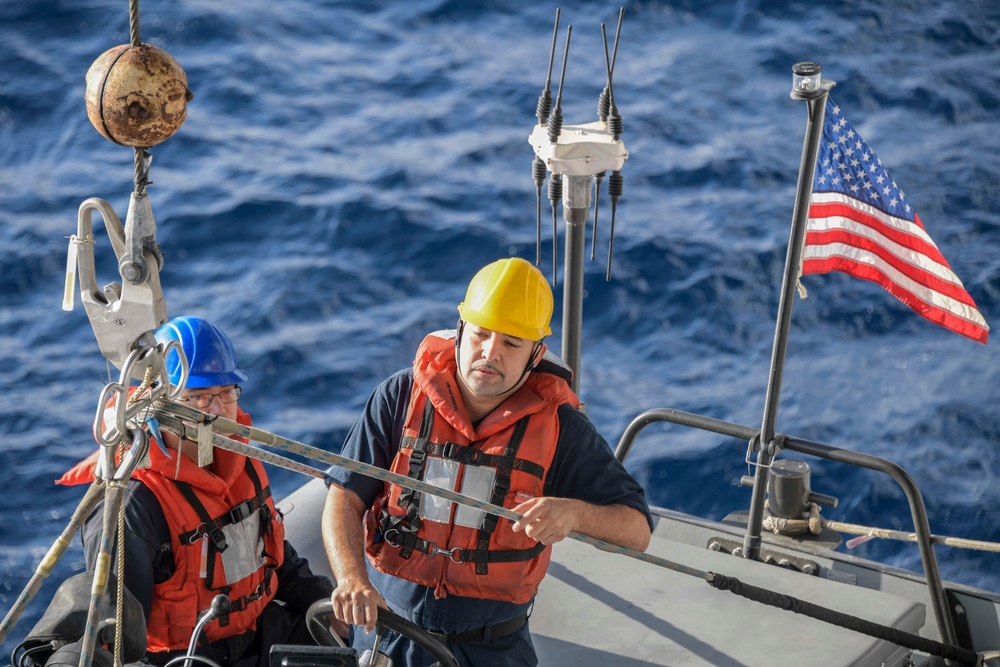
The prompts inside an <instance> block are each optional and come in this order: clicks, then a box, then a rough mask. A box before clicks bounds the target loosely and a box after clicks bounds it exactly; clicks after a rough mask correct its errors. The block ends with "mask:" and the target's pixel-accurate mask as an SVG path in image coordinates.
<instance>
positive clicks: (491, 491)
mask: <svg viewBox="0 0 1000 667" xmlns="http://www.w3.org/2000/svg"><path fill="white" fill-rule="evenodd" d="M552 305H553V302H552V290H551V288H550V287H549V284H548V282H547V281H546V280H545V277H544V276H543V275H542V273H541V272H540V271H539V270H538V269H537V268H536V267H535V266H533V265H532V264H531V263H530V262H527V261H525V260H523V259H520V258H508V259H501V260H499V261H496V262H493V263H492V264H489V265H487V266H486V267H484V268H483V269H481V270H480V271H479V272H478V273H477V274H476V275H475V277H474V278H473V279H472V281H471V282H470V284H469V288H468V291H467V292H466V296H465V300H464V301H463V302H462V303H461V304H459V306H458V312H459V316H460V320H459V323H458V330H457V332H456V331H448V332H437V333H433V334H430V335H428V336H427V337H426V338H425V339H424V341H423V342H422V343H421V345H420V347H419V349H418V350H417V355H416V360H415V361H414V364H413V367H412V368H407V369H405V370H403V371H400V372H398V373H396V374H395V375H393V376H391V377H390V378H388V379H387V380H385V381H384V382H383V383H382V384H381V385H379V387H378V388H377V389H376V390H375V392H374V393H373V394H372V396H371V398H370V399H369V401H368V404H367V406H366V408H365V411H364V413H363V414H362V415H361V417H360V418H359V419H358V421H357V422H356V423H355V425H354V427H353V428H352V429H351V431H350V433H349V434H348V436H347V440H346V442H345V443H344V447H343V450H342V453H343V454H344V455H345V456H349V457H351V458H354V459H357V460H359V461H363V462H365V463H370V464H374V465H377V466H380V467H383V468H387V469H389V470H391V471H392V472H395V473H398V474H401V475H406V476H409V477H411V478H413V479H419V480H423V481H425V482H428V483H430V484H434V485H436V486H440V487H445V488H448V489H451V490H453V491H457V492H459V493H461V494H463V495H468V496H472V497H474V498H477V499H479V500H483V501H486V502H489V503H492V504H495V505H502V506H503V507H506V508H510V509H512V510H513V511H514V512H517V513H518V514H521V515H523V516H522V517H521V519H519V520H518V521H516V522H512V521H510V520H508V519H501V518H498V517H497V516H496V515H490V514H485V513H484V512H482V511H480V510H477V509H474V508H472V507H469V506H466V505H461V504H457V503H452V502H450V501H448V500H444V499H442V498H440V497H437V496H433V495H431V494H426V493H424V494H421V493H419V492H417V491H414V490H411V489H407V488H402V487H400V486H397V485H394V484H390V483H383V482H380V481H378V480H375V479H373V478H371V477H367V476H364V475H361V474H357V473H352V472H350V471H347V470H345V469H343V468H333V469H331V471H330V472H329V473H328V475H327V485H328V486H329V489H330V490H329V494H328V497H327V504H326V509H325V511H324V514H323V537H324V542H325V544H326V549H327V554H328V556H329V557H330V565H331V568H332V570H333V574H334V577H335V579H336V584H337V588H336V590H335V591H334V592H333V597H332V600H333V609H334V614H335V616H336V617H337V618H338V619H340V620H342V621H345V622H347V623H350V624H353V625H355V626H357V627H355V628H354V629H353V632H352V645H353V646H354V647H355V648H356V649H358V650H359V651H365V650H373V651H378V652H380V653H383V654H385V655H386V656H388V657H389V658H390V659H391V660H392V662H393V664H395V665H430V664H433V663H434V658H433V657H432V656H431V655H430V653H428V652H427V651H425V650H424V649H423V648H422V647H421V646H419V645H418V644H416V643H414V642H411V641H410V640H408V639H407V638H405V637H403V636H401V635H398V634H396V633H393V632H389V633H387V635H386V636H384V637H382V639H381V641H380V642H379V645H378V646H377V647H374V648H373V646H372V644H373V642H374V635H371V634H366V633H363V632H361V629H362V627H363V628H364V629H365V630H367V631H369V632H370V631H371V630H372V628H373V627H374V624H375V620H376V616H377V613H378V612H377V607H379V606H381V607H388V608H390V609H391V610H392V611H394V612H396V613H397V614H400V615H402V616H404V617H405V618H406V619H408V620H410V621H412V622H413V623H416V624H417V625H419V626H421V627H423V628H425V629H427V630H430V631H432V632H433V633H434V634H435V636H436V637H437V638H438V639H443V641H444V643H445V644H446V645H447V647H448V649H449V650H451V652H452V653H453V654H454V655H455V657H456V659H457V660H458V662H459V664H461V665H476V666H477V667H482V666H484V665H486V666H490V665H536V664H537V663H538V660H537V658H536V656H535V651H534V648H533V646H532V643H531V636H530V634H529V632H528V622H527V617H528V614H529V612H530V609H531V603H532V601H533V599H534V596H535V592H536V591H537V589H538V584H539V582H540V581H541V580H542V578H543V577H544V576H545V571H546V568H547V567H548V563H549V557H550V553H551V548H550V545H551V544H553V543H555V542H558V541H560V540H562V539H564V538H565V537H566V536H567V535H568V534H569V533H570V532H573V531H576V532H580V533H583V534H586V535H590V536H592V537H596V538H599V539H603V540H607V541H609V542H614V543H616V544H620V545H622V546H625V547H629V548H632V549H639V550H643V549H645V548H646V546H647V545H648V544H649V537H650V529H651V526H652V520H651V518H650V515H649V508H648V507H647V504H646V498H645V493H644V492H643V490H642V487H640V486H639V484H638V483H637V482H636V481H635V480H634V479H633V478H632V477H631V476H630V475H629V474H628V473H627V472H626V471H625V469H624V468H623V467H622V465H621V464H620V463H619V462H618V461H617V459H615V457H614V455H613V454H612V452H611V448H610V447H609V446H608V444H607V442H606V441H605V440H604V439H603V438H602V437H601V436H600V435H599V434H598V433H597V431H596V430H595V429H594V427H593V425H592V424H591V423H590V422H589V420H588V419H587V417H586V416H585V415H584V414H583V413H582V412H580V410H579V409H578V408H579V405H580V401H579V399H578V398H577V397H576V395H575V394H574V393H573V391H572V390H571V389H570V386H569V383H568V380H569V379H570V377H571V375H570V372H569V370H568V369H567V368H566V367H565V366H564V365H562V363H561V362H560V361H559V360H558V359H557V358H556V357H554V356H552V355H547V354H546V346H545V344H544V343H543V342H542V341H543V339H544V338H545V337H546V336H547V335H549V334H550V333H551V330H550V328H549V321H550V319H551V317H552ZM365 556H367V558H366V557H365Z"/></svg>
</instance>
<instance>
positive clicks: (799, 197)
mask: <svg viewBox="0 0 1000 667" xmlns="http://www.w3.org/2000/svg"><path fill="white" fill-rule="evenodd" d="M792 71H793V72H794V73H795V76H796V78H799V77H803V76H814V77H817V78H818V76H819V74H820V72H821V71H822V70H821V68H820V66H819V65H816V64H815V63H798V64H796V65H795V66H794V67H793V68H792ZM833 85H834V84H833V82H823V84H822V85H819V86H814V87H812V88H810V89H803V87H799V86H796V87H795V88H793V89H792V92H791V96H792V99H795V100H801V101H804V102H805V103H806V107H807V110H808V114H809V118H808V122H807V124H806V136H805V140H804V142H803V146H802V161H801V163H800V164H799V182H798V186H797V188H796V191H795V211H794V214H793V216H792V230H791V234H790V235H789V238H788V252H787V254H786V256H785V277H784V279H783V281H782V285H781V300H780V301H779V302H778V318H777V324H776V326H775V331H774V346H773V347H772V351H771V372H770V376H769V377H768V381H767V396H766V398H765V399H764V417H763V419H762V421H761V427H760V438H759V440H757V441H756V450H757V452H756V453H757V459H756V461H755V468H754V483H753V494H752V495H751V497H750V512H749V516H748V517H747V531H746V534H745V535H744V537H743V557H744V558H751V559H754V560H756V559H757V558H758V557H759V556H760V544H761V537H760V532H761V528H762V525H763V522H764V499H765V496H766V494H767V477H768V472H769V469H770V466H771V462H772V461H773V460H774V456H775V454H776V453H777V452H776V451H775V447H774V443H773V440H774V434H775V430H774V429H775V423H776V422H777V418H778V402H779V400H780V397H781V378H782V373H783V372H784V368H785V352H786V349H787V347H788V329H789V326H790V324H791V321H792V304H793V299H794V298H795V286H796V283H797V282H798V279H799V265H800V264H801V261H802V240H803V238H804V237H805V230H806V220H807V218H808V216H809V195H810V194H811V193H812V182H813V176H814V174H815V173H816V156H817V155H818V153H819V141H820V139H821V138H822V136H823V117H824V115H825V110H826V98H827V97H828V96H829V91H830V88H832V87H833Z"/></svg>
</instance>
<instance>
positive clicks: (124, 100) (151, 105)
mask: <svg viewBox="0 0 1000 667" xmlns="http://www.w3.org/2000/svg"><path fill="white" fill-rule="evenodd" d="M86 98H87V117H88V118H90V122H91V123H92V124H93V125H94V127H95V128H97V131H98V132H100V133H101V134H102V135H104V136H105V137H106V138H107V139H110V140H111V141H113V142H115V143H116V144H121V145H123V146H132V147H142V148H148V147H150V146H155V145H156V144H158V143H160V142H162V141H165V140H167V139H169V138H170V137H172V136H173V135H174V133H175V132H176V131H177V130H178V129H180V126H181V124H182V123H183V122H184V119H185V118H187V103H188V102H189V101H190V100H191V98H192V94H191V91H190V90H188V87H187V76H186V75H185V74H184V70H183V69H181V66H180V65H179V64H178V63H177V61H176V60H174V58H173V57H172V56H171V55H170V54H169V53H167V52H166V51H164V50H163V49H161V48H159V47H156V46H153V45H151V44H139V45H138V46H132V45H131V44H122V45H120V46H116V47H114V48H112V49H109V50H108V51H105V52H104V53H103V54H101V56H100V57H99V58H98V59H97V60H95V61H94V63H93V64H92V65H91V66H90V69H89V70H87V94H86Z"/></svg>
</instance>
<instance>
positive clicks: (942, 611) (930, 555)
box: [615, 409, 969, 648]
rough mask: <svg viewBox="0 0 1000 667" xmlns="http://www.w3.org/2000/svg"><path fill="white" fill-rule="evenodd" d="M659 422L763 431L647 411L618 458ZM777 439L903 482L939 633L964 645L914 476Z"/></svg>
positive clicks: (873, 459)
mask: <svg viewBox="0 0 1000 667" xmlns="http://www.w3.org/2000/svg"><path fill="white" fill-rule="evenodd" d="M658 421H666V422H672V423H674V424H680V425H682V426H690V427H692V428H697V429H701V430H703V431H711V432H713V433H719V434H721V435H727V436H731V437H734V438H739V439H741V440H745V441H750V440H754V439H755V438H757V437H758V436H759V435H760V432H759V431H757V430H756V429H753V428H751V427H749V426H742V425H740V424H734V423H732V422H727V421H723V420H721V419H713V418H712V417H704V416H702V415H696V414H692V413H689V412H682V411H680V410H670V409H657V410H647V411H646V412H643V413H642V414H641V415H639V416H638V417H636V418H635V419H633V420H632V422H631V423H630V424H629V425H628V427H627V428H626V429H625V433H624V434H623V435H622V438H621V440H620V441H619V442H618V446H617V447H616V448H615V457H616V458H617V459H618V460H619V461H621V462H622V463H624V462H625V458H626V457H627V456H628V454H629V452H630V451H631V449H632V445H633V444H634V442H635V439H636V437H637V436H638V435H639V432H640V431H642V429H644V428H645V427H646V426H649V425H650V424H652V423H654V422H658ZM773 441H774V442H775V443H776V444H777V445H778V447H779V448H780V449H787V450H790V451H793V452H798V453H800V454H808V455H810V456H815V457H817V458H821V459H827V460H829V461H836V462H838V463H846V464H847V465H853V466H858V467H860V468H867V469H869V470H874V471H876V472H881V473H884V474H886V475H888V476H890V477H891V478H892V479H894V480H895V481H896V483H897V484H899V486H900V487H901V488H902V489H903V493H904V494H905V495H906V500H907V502H908V503H909V506H910V516H911V517H912V518H913V527H914V531H915V532H916V535H917V545H918V546H919V548H920V561H921V563H922V565H923V568H924V578H925V580H926V582H927V590H928V594H929V596H930V601H931V607H932V609H933V611H934V619H935V621H936V624H937V628H938V632H939V633H940V635H941V638H942V639H943V640H944V641H946V642H948V643H950V644H953V645H955V646H962V644H961V643H960V642H959V641H958V636H957V634H956V632H955V626H954V622H953V619H952V617H951V614H950V613H949V609H950V607H949V605H948V598H947V595H946V593H945V590H944V583H943V582H942V581H941V573H940V571H939V570H938V564H937V556H935V554H934V549H933V546H932V544H933V543H932V541H931V535H932V533H931V527H930V522H929V521H928V519H927V509H926V507H925V506H924V499H923V496H922V495H921V493H920V489H919V488H917V484H916V482H914V481H913V478H912V477H910V475H909V474H908V473H907V472H906V471H905V470H903V468H901V467H900V466H899V465H897V464H895V463H893V462H892V461H888V460H886V459H883V458H879V457H877V456H871V455H869V454H863V453H861V452H854V451H851V450H847V449H839V448H836V447H830V446H829V445H824V444H821V443H818V442H812V441H810V440H804V439H802V438H796V437H792V436H786V435H780V434H779V435H777V436H776V437H775V438H774V439H773ZM966 648H969V647H966Z"/></svg>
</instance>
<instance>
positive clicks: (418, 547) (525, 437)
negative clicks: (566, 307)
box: [365, 334, 579, 604]
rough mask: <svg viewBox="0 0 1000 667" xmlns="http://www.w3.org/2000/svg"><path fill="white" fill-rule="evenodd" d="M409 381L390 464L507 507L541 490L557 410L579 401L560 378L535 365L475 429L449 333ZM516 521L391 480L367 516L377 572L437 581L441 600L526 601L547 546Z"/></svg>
mask: <svg viewBox="0 0 1000 667" xmlns="http://www.w3.org/2000/svg"><path fill="white" fill-rule="evenodd" d="M413 378H414V383H413V390H412V393H411V395H410V400H409V405H408V408H407V414H406V423H405V426H404V428H403V438H402V441H401V443H400V447H399V450H398V452H397V453H396V456H395V458H394V459H393V461H392V465H391V467H390V470H392V471H393V472H396V473H399V474H401V475H408V476H410V477H413V478H415V479H422V480H424V481H427V482H429V483H432V484H436V485H438V486H446V487H448V488H451V489H452V490H454V491H458V492H459V493H463V494H465V495H470V496H473V497H476V498H478V499H480V500H484V501H487V502H490V503H492V504H495V505H501V506H503V507H507V508H512V507H515V506H516V505H518V504H520V503H522V502H524V501H525V500H528V499H529V498H532V497H539V496H541V495H543V494H542V489H543V485H544V482H545V475H546V473H547V472H548V469H549V467H550V466H551V465H552V459H553V457H554V456H555V451H556V443H557V441H558V438H559V421H558V418H557V415H556V410H557V409H558V407H559V406H560V405H562V404H564V403H570V404H572V405H573V406H574V407H579V399H577V397H576V395H575V394H574V393H573V391H572V390H571V389H570V387H569V385H568V384H567V382H566V380H565V379H564V378H563V377H560V376H558V375H556V374H552V373H547V372H539V370H537V369H536V370H535V371H534V372H532V373H531V374H530V375H529V376H528V379H527V381H526V382H525V384H524V385H522V386H521V387H520V388H519V389H518V390H517V391H516V392H515V393H514V394H512V395H511V396H509V397H508V398H507V399H506V400H505V401H504V402H503V403H502V404H501V405H500V406H499V407H497V408H496V409H495V410H494V411H493V412H492V413H490V414H489V415H488V416H487V417H486V418H485V419H484V420H483V421H482V422H480V423H479V425H478V426H476V427H473V425H472V423H471V422H470V420H469V416H468V414H467V412H466V410H465V409H464V406H462V405H461V400H462V399H461V395H460V394H459V390H458V385H457V382H458V380H457V378H456V362H455V345H454V342H453V341H452V340H448V339H445V338H441V337H438V336H437V335H434V334H432V335H430V336H428V337H427V338H425V339H424V342H423V343H422V344H421V346H420V349H419V350H418V352H417V359H416V362H415V363H414V368H413ZM511 526H512V522H511V521H509V520H507V519H500V518H498V517H497V516H496V515H484V513H483V512H481V511H479V510H475V509H472V508H471V507H467V506H462V505H456V504H455V503H451V502H449V501H446V500H443V499H441V498H438V497H435V496H431V495H429V494H421V493H418V492H414V491H411V490H408V489H403V488H401V487H399V486H396V485H393V484H389V483H386V485H385V488H384V491H383V495H382V496H381V497H379V499H378V500H376V502H375V504H374V505H373V507H372V509H371V510H370V511H369V512H368V514H367V517H366V531H365V533H366V540H367V548H366V551H367V554H368V558H369V560H371V562H372V564H373V565H374V566H375V567H376V568H377V569H378V570H380V571H381V572H384V573H386V574H390V575H393V576H397V577H401V578H403V579H408V580H410V581H413V582H416V583H418V584H422V585H424V586H428V587H430V588H433V589H434V594H435V596H436V597H439V598H442V597H445V596H446V595H448V594H453V595H462V596H469V597H476V598H486V599H493V600H504V601H509V602H514V603H518V604H523V603H525V602H528V601H529V600H531V599H532V597H534V595H535V592H536V591H537V589H538V584H539V583H540V582H541V580H542V578H543V577H544V576H545V571H546V569H547V568H548V564H549V557H550V554H551V549H550V548H548V547H546V546H544V545H542V544H541V543H539V542H536V541H535V540H533V539H531V538H530V537H527V536H526V535H525V534H524V533H523V532H520V533H515V532H514V531H513V530H511ZM486 575H489V576H486Z"/></svg>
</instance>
